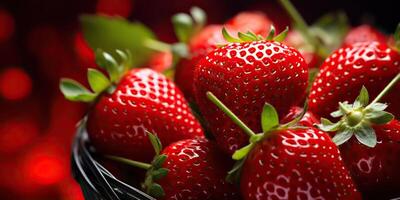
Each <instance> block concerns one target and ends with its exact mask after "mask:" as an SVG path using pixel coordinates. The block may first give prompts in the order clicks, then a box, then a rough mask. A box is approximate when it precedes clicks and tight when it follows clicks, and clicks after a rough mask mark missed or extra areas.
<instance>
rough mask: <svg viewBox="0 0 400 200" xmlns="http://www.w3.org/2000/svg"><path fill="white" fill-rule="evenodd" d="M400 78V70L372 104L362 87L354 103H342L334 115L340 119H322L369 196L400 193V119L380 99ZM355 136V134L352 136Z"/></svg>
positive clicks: (358, 181) (351, 171) (397, 194)
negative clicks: (334, 120)
mask: <svg viewBox="0 0 400 200" xmlns="http://www.w3.org/2000/svg"><path fill="white" fill-rule="evenodd" d="M399 80H400V73H399V74H398V75H397V76H396V77H395V79H393V81H391V82H390V83H389V84H388V86H387V87H385V89H384V90H383V92H381V93H380V94H379V95H378V97H377V98H375V99H374V100H373V101H372V102H371V103H370V104H368V102H369V95H368V91H367V90H366V88H365V87H363V88H362V90H361V92H360V94H359V96H358V97H357V99H356V100H355V102H354V103H353V104H348V103H346V102H345V103H339V110H338V111H335V112H333V113H332V114H331V115H332V116H335V117H341V119H340V120H339V121H338V122H337V123H332V122H330V121H329V120H327V119H322V120H321V122H322V124H321V125H320V126H319V127H320V128H321V129H322V130H325V131H332V132H333V133H334V134H335V136H334V137H333V141H334V142H335V143H336V144H337V145H340V146H339V148H340V151H341V154H342V157H343V160H344V162H345V164H346V166H347V168H348V169H349V170H350V173H351V175H352V177H353V179H354V181H355V183H356V184H357V186H358V188H359V189H360V191H361V192H362V193H363V195H364V197H365V199H391V198H394V197H398V196H399V195H400V192H399V191H400V174H399V173H398V169H399V168H400V160H399V159H398V155H399V153H400V145H399V143H400V122H399V121H397V120H395V119H393V118H394V116H393V115H392V114H390V113H388V112H386V111H384V109H385V108H386V107H387V105H386V104H383V103H379V102H378V101H379V100H380V99H381V98H382V97H383V95H384V94H386V93H387V92H388V91H389V89H390V88H392V87H394V84H395V83H396V82H397V81H399ZM353 135H354V136H355V137H352V136H353Z"/></svg>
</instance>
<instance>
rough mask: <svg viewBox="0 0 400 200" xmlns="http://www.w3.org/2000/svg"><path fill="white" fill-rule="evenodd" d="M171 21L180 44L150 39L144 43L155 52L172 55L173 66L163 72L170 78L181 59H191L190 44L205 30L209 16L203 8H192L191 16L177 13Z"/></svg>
mask: <svg viewBox="0 0 400 200" xmlns="http://www.w3.org/2000/svg"><path fill="white" fill-rule="evenodd" d="M171 21H172V25H173V27H174V31H175V35H176V37H177V38H178V42H176V43H173V44H168V43H165V42H162V41H159V40H153V39H148V40H146V41H145V42H144V43H145V46H146V47H147V48H149V49H152V50H154V51H158V52H168V51H169V52H171V53H172V55H173V58H172V66H171V67H169V68H167V69H166V71H164V72H163V73H164V74H165V75H167V76H168V77H170V74H171V73H173V70H174V69H175V66H176V64H177V63H178V62H179V60H180V59H181V58H187V57H189V48H188V43H189V41H190V39H191V38H192V37H193V36H194V35H196V34H197V33H198V32H199V31H200V30H202V29H203V28H204V25H205V24H206V22H207V15H206V13H205V12H204V10H202V9H201V8H199V7H192V8H191V9H190V14H187V13H177V14H175V15H174V16H172V18H171Z"/></svg>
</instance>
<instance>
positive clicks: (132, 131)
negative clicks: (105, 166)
mask: <svg viewBox="0 0 400 200" xmlns="http://www.w3.org/2000/svg"><path fill="white" fill-rule="evenodd" d="M117 52H118V53H119V54H120V55H121V58H122V59H123V60H124V59H125V61H126V62H124V63H123V64H120V65H117V62H116V61H115V59H114V58H113V57H112V56H111V55H110V54H108V53H103V54H102V55H100V56H98V58H97V60H98V62H99V65H100V66H106V67H108V68H107V71H108V72H109V74H110V79H111V80H108V78H107V77H105V76H104V75H103V74H102V73H101V72H99V71H96V70H94V69H91V70H89V73H88V77H89V83H90V85H91V87H92V90H93V92H94V93H92V92H90V91H89V90H87V89H86V88H82V86H80V85H79V84H78V83H76V82H73V81H71V80H64V81H63V82H62V84H61V90H62V91H63V93H64V95H65V96H66V97H67V98H68V99H70V100H75V101H79V100H81V101H93V100H95V99H96V98H97V96H99V97H98V98H97V99H96V103H95V104H94V105H93V108H92V109H91V111H90V112H89V115H88V117H87V131H88V134H89V137H90V140H91V143H92V144H93V145H94V147H96V149H97V150H98V151H100V152H101V153H103V154H111V155H118V156H125V157H128V158H132V159H136V160H146V161H148V160H151V158H152V156H153V155H152V154H153V153H152V148H151V145H150V143H149V142H148V140H147V137H146V133H145V130H151V131H154V132H157V133H159V135H158V136H159V137H160V139H161V141H163V143H165V144H170V143H172V142H175V141H178V140H181V139H186V138H193V137H195V136H200V135H202V130H201V127H200V125H199V123H198V122H197V120H196V119H195V118H194V116H193V115H192V113H191V111H190V109H189V107H188V104H187V102H186V101H185V99H184V98H183V95H182V93H181V92H180V91H179V89H178V88H177V87H176V86H175V85H174V84H173V83H172V82H171V81H170V80H168V79H167V78H166V77H165V76H163V75H162V74H160V73H157V72H155V71H153V70H150V69H133V70H131V71H129V72H127V73H126V74H125V73H123V72H124V71H125V69H124V66H123V65H125V66H127V65H128V64H127V62H128V61H129V58H128V56H127V55H126V54H123V53H122V52H120V51H117ZM127 60H128V61H127ZM128 66H129V65H128ZM122 76H123V77H122ZM120 77H121V78H120ZM111 82H118V84H117V85H116V87H113V86H111V87H110V85H111ZM77 88H79V90H78V89H77ZM77 90H78V91H77ZM103 91H106V92H104V93H103ZM100 94H101V95H100Z"/></svg>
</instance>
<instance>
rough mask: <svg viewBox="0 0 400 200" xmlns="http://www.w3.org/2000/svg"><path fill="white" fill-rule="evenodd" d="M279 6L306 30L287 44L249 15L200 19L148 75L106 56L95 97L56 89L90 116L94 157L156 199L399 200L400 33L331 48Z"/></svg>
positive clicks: (366, 33) (360, 36) (101, 55)
mask: <svg viewBox="0 0 400 200" xmlns="http://www.w3.org/2000/svg"><path fill="white" fill-rule="evenodd" d="M280 2H281V3H282V5H283V6H284V7H285V8H286V9H287V10H288V11H289V14H290V15H291V16H292V17H293V19H294V21H295V23H296V24H297V26H296V27H298V29H296V30H292V31H288V29H286V30H283V31H282V32H281V33H279V34H277V33H276V32H277V31H276V30H275V28H274V27H273V26H272V25H273V24H274V23H273V22H272V21H271V20H269V19H268V18H267V16H265V15H264V14H262V13H253V12H243V13H240V14H238V15H237V16H235V17H233V18H232V19H230V20H229V21H227V22H226V23H225V24H223V25H207V26H204V18H205V17H204V13H203V11H202V10H200V9H198V8H194V9H192V11H191V15H188V14H184V13H180V14H178V15H176V16H174V18H173V22H174V24H175V31H176V33H177V36H178V39H179V40H180V43H179V44H173V45H170V46H171V51H170V52H169V53H158V54H155V56H153V57H152V60H150V61H149V62H148V63H149V64H148V65H147V67H145V68H134V69H131V65H132V55H131V53H130V52H129V51H121V50H115V52H105V51H101V50H98V51H97V54H96V61H97V64H98V65H99V66H100V67H102V70H96V69H89V71H88V82H89V85H90V89H87V88H85V87H84V86H82V85H80V84H79V83H77V82H75V81H73V80H69V79H63V80H62V82H61V84H60V88H61V90H62V92H63V93H64V95H65V96H66V98H68V99H70V100H73V101H84V102H91V103H92V107H91V109H90V110H89V112H88V114H87V117H85V119H84V120H83V123H82V126H85V127H86V130H87V132H88V134H89V138H90V142H91V144H92V145H93V147H94V149H95V153H96V154H97V155H100V157H102V158H104V159H108V160H113V161H118V162H123V163H127V164H130V165H133V166H135V167H138V168H141V169H144V170H143V171H142V173H139V174H136V173H137V172H132V173H135V174H136V175H137V176H136V177H142V176H144V178H143V181H142V184H141V187H142V189H143V191H145V192H146V193H148V194H149V195H151V196H153V197H156V198H159V199H351V200H355V199H390V198H395V197H400V173H397V170H398V169H400V159H399V155H400V122H399V121H398V120H397V119H398V117H399V116H400V104H399V100H400V93H398V91H399V89H400V84H396V83H397V82H398V81H399V79H400V54H399V46H400V30H399V29H398V30H397V31H396V33H394V35H393V36H387V35H384V34H383V33H380V32H379V31H378V30H376V29H375V28H373V27H371V26H368V25H363V26H360V27H357V28H352V29H351V30H349V31H347V32H346V35H344V36H343V37H341V38H340V42H339V46H334V45H333V47H332V45H331V46H329V45H327V44H326V43H324V42H323V38H322V39H321V38H319V37H318V34H317V33H318V31H315V29H312V28H310V27H307V26H306V24H305V23H304V20H302V19H299V18H298V16H296V14H298V13H296V11H295V10H294V9H293V6H292V5H291V4H290V2H288V1H287V0H281V1H280ZM233 35H234V36H233ZM236 35H237V37H236ZM286 36H288V37H289V38H290V40H286V42H285V40H284V39H285V37H286ZM289 38H288V39H289ZM321 41H322V42H321ZM182 44H184V45H182ZM305 46H307V48H303V47H305ZM297 49H298V50H297ZM171 54H172V55H171ZM168 56H169V57H168ZM171 57H172V58H171ZM323 60H324V61H323ZM171 66H172V67H171ZM151 68H154V69H158V70H163V71H164V72H165V73H164V74H163V73H161V72H159V71H155V70H153V69H151ZM318 69H319V72H318V74H317V75H316V77H315V78H314V79H313V80H311V82H310V83H309V74H310V73H309V72H311V71H315V70H318ZM171 74H174V78H173V79H172V78H171V77H172V76H171ZM308 85H310V87H308ZM385 110H388V111H385ZM389 111H390V112H389ZM396 118H397V119H396ZM332 121H335V122H332ZM140 174H141V175H142V176H140Z"/></svg>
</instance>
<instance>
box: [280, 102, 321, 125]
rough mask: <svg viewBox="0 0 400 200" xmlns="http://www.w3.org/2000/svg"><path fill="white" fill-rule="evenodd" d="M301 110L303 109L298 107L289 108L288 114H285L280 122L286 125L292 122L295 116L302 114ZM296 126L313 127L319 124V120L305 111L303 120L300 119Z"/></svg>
mask: <svg viewBox="0 0 400 200" xmlns="http://www.w3.org/2000/svg"><path fill="white" fill-rule="evenodd" d="M303 110H304V109H303V108H300V107H298V106H293V107H291V108H290V110H289V113H288V114H286V116H285V117H284V118H282V120H281V122H282V123H288V122H290V121H292V120H294V119H295V118H296V117H297V116H299V115H300V114H301V113H302V112H303ZM298 124H299V125H302V126H310V127H312V126H314V124H319V120H318V119H317V117H315V115H314V114H313V113H312V112H310V111H306V113H305V114H304V116H303V118H301V119H300V121H299V122H298Z"/></svg>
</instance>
